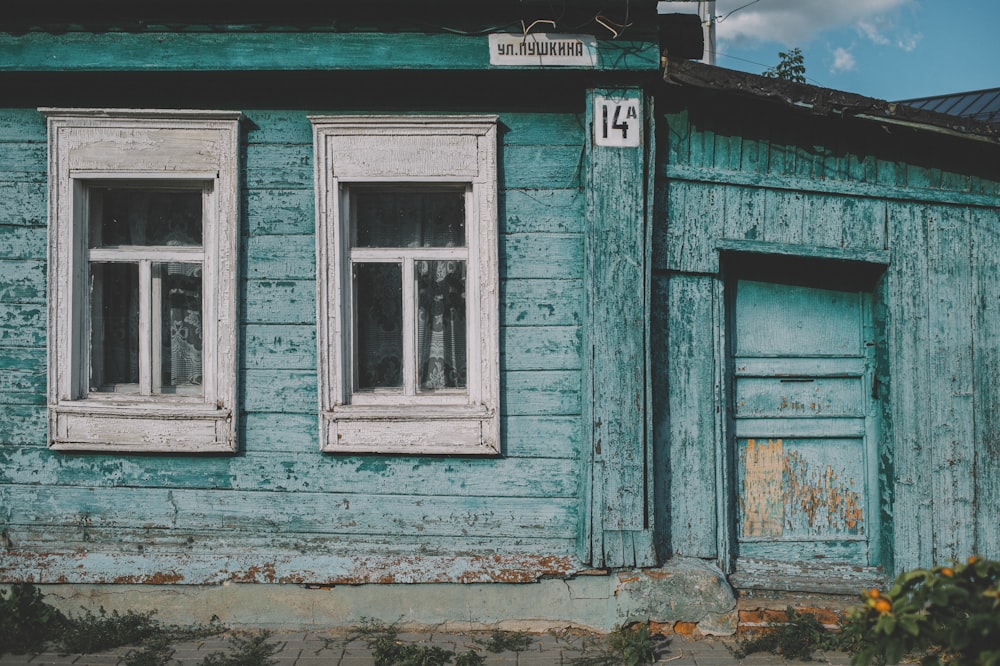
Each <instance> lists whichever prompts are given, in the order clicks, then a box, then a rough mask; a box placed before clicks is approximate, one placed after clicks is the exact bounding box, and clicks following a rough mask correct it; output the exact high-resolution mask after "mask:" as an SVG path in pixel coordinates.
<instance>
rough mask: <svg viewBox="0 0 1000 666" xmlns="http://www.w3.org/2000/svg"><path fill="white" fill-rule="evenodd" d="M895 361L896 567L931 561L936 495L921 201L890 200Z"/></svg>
mask: <svg viewBox="0 0 1000 666" xmlns="http://www.w3.org/2000/svg"><path fill="white" fill-rule="evenodd" d="M889 229H890V239H891V241H890V247H891V249H892V253H893V257H894V261H893V263H892V265H891V266H890V267H889V276H888V285H887V292H888V299H887V301H888V303H887V305H888V309H889V326H890V330H889V332H888V338H889V349H890V351H889V368H890V372H891V377H892V379H891V384H890V386H889V396H890V400H891V406H890V408H889V413H890V415H891V424H892V439H891V443H890V448H891V449H892V451H893V469H894V476H895V479H894V480H895V483H894V502H893V541H894V543H895V548H894V557H895V566H896V571H897V572H898V571H903V570H907V569H912V568H914V567H918V566H921V565H923V566H927V565H930V564H931V563H932V559H933V554H932V543H933V538H932V527H933V521H932V516H931V514H932V506H931V497H930V473H929V465H930V448H931V446H933V443H932V442H931V441H929V434H928V433H930V418H929V412H928V410H927V405H928V403H929V401H930V399H931V391H932V386H931V374H930V363H929V362H930V355H929V352H930V350H929V347H928V341H929V338H930V321H929V319H928V317H929V313H928V311H927V298H928V295H927V289H928V285H927V254H926V249H925V248H926V242H927V229H926V221H925V219H924V217H923V215H922V211H921V209H920V208H919V207H917V206H915V205H911V204H906V203H892V204H890V205H889Z"/></svg>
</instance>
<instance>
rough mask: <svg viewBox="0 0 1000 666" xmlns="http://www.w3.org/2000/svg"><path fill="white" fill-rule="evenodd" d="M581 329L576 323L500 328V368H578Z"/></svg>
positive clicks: (505, 369)
mask: <svg viewBox="0 0 1000 666" xmlns="http://www.w3.org/2000/svg"><path fill="white" fill-rule="evenodd" d="M582 344H583V332H582V329H581V328H580V327H579V326H544V327H537V326H536V327H530V328H529V327H524V326H518V327H512V328H511V327H504V328H502V329H500V370H501V372H505V371H510V370H579V369H580V367H581V366H582V357H581V354H582Z"/></svg>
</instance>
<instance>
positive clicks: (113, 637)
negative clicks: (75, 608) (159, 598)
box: [56, 607, 162, 654]
mask: <svg viewBox="0 0 1000 666" xmlns="http://www.w3.org/2000/svg"><path fill="white" fill-rule="evenodd" d="M155 614H156V613H155V611H149V612H146V613H136V612H135V611H128V612H126V613H125V614H124V615H122V614H120V613H119V612H118V611H112V612H111V614H110V615H109V614H108V612H107V611H106V610H104V608H103V607H101V608H100V610H99V611H98V612H97V613H96V614H95V613H93V612H92V611H90V610H86V609H84V612H83V615H79V616H76V617H73V618H71V620H70V621H69V622H67V623H66V626H65V627H64V628H63V631H62V633H61V634H60V635H59V637H58V638H57V640H56V642H57V643H58V644H59V652H60V654H75V653H84V654H90V653H93V652H103V651H104V650H110V649H112V648H116V647H120V646H122V645H138V644H139V643H141V642H142V641H144V640H146V639H147V638H151V637H153V636H154V635H156V634H158V633H160V632H161V631H162V627H161V626H160V623H159V622H156V621H155V620H153V615H155Z"/></svg>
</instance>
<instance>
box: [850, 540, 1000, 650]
mask: <svg viewBox="0 0 1000 666" xmlns="http://www.w3.org/2000/svg"><path fill="white" fill-rule="evenodd" d="M862 599H863V601H864V603H863V604H862V606H861V607H860V608H858V609H856V610H855V611H853V613H852V614H851V616H850V617H849V619H848V623H847V626H846V629H847V631H848V632H850V633H851V634H852V635H854V636H856V637H858V638H859V645H858V651H857V652H856V653H855V654H854V656H853V658H852V661H853V663H854V664H855V665H856V666H868V665H869V664H871V663H872V662H873V661H874V662H876V663H879V662H884V663H888V664H898V663H899V662H900V660H902V659H903V658H904V657H905V656H906V655H909V654H913V655H918V656H920V658H921V663H922V664H924V665H925V666H935V665H938V664H943V665H946V666H1000V562H998V561H992V560H985V559H979V558H976V557H970V558H969V560H968V562H967V563H966V564H955V565H953V566H951V567H934V568H933V569H915V570H913V571H908V572H906V573H903V574H900V576H899V577H897V578H896V580H895V581H894V582H893V584H892V587H890V588H889V591H888V592H882V591H880V590H876V589H872V590H868V591H866V592H864V593H863V594H862Z"/></svg>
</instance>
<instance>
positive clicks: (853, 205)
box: [841, 197, 887, 250]
mask: <svg viewBox="0 0 1000 666" xmlns="http://www.w3.org/2000/svg"><path fill="white" fill-rule="evenodd" d="M841 200H842V204H841V205H842V211H841V219H842V220H843V234H844V237H843V244H842V245H843V247H845V248H847V249H851V250H884V249H886V233H885V218H886V212H885V211H886V205H887V202H886V201H885V200H881V199H868V198H863V197H842V198H841Z"/></svg>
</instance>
